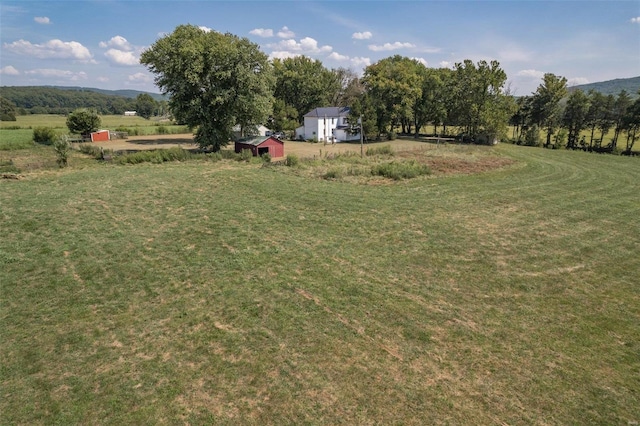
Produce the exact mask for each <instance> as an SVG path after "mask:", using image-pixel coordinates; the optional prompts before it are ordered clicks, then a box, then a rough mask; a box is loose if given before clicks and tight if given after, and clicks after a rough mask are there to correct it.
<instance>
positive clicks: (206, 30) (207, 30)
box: [198, 25, 213, 33]
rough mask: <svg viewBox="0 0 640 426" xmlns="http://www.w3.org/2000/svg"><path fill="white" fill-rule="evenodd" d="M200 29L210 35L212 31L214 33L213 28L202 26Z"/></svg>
mask: <svg viewBox="0 0 640 426" xmlns="http://www.w3.org/2000/svg"><path fill="white" fill-rule="evenodd" d="M198 28H200V29H201V30H202V31H204V32H205V33H210V32H211V31H213V30H212V29H211V28H209V27H205V26H203V25H200V26H199V27H198Z"/></svg>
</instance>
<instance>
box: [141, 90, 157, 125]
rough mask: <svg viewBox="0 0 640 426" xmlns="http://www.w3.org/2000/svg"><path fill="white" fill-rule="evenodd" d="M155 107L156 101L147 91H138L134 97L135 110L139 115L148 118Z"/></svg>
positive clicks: (154, 110)
mask: <svg viewBox="0 0 640 426" xmlns="http://www.w3.org/2000/svg"><path fill="white" fill-rule="evenodd" d="M157 109H158V104H157V102H156V101H155V99H153V97H152V96H151V95H149V94H148V93H140V94H139V95H138V96H137V97H136V112H137V114H138V115H139V116H141V117H143V118H146V119H149V118H151V116H152V115H153V114H155V112H156V111H157Z"/></svg>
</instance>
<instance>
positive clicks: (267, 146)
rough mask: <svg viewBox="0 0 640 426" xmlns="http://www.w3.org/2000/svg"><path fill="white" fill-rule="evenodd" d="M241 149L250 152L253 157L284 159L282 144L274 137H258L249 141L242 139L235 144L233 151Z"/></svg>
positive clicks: (240, 150) (238, 151)
mask: <svg viewBox="0 0 640 426" xmlns="http://www.w3.org/2000/svg"><path fill="white" fill-rule="evenodd" d="M243 149H248V150H250V151H251V153H252V154H253V156H254V157H256V156H261V155H263V154H269V155H270V156H271V157H272V158H278V157H284V142H282V141H281V140H280V139H278V138H276V137H274V136H267V137H264V136H260V137H257V138H251V139H242V140H239V141H237V142H236V143H235V151H236V152H237V153H240V152H242V150H243Z"/></svg>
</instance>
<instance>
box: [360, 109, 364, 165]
mask: <svg viewBox="0 0 640 426" xmlns="http://www.w3.org/2000/svg"><path fill="white" fill-rule="evenodd" d="M363 143H364V130H363V129H362V114H360V158H363V157H364V146H363Z"/></svg>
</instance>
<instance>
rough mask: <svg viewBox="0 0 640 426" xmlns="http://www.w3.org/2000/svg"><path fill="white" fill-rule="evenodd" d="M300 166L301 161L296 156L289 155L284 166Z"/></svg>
mask: <svg viewBox="0 0 640 426" xmlns="http://www.w3.org/2000/svg"><path fill="white" fill-rule="evenodd" d="M298 164H300V159H299V158H298V156H297V155H295V154H289V155H287V158H285V160H284V165H285V166H287V167H296V166H297V165H298Z"/></svg>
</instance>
